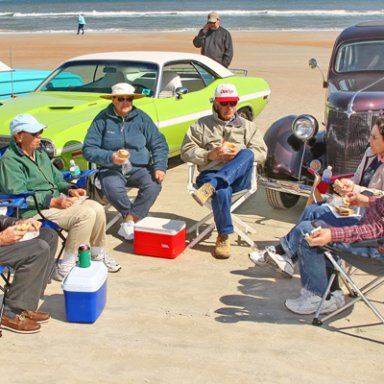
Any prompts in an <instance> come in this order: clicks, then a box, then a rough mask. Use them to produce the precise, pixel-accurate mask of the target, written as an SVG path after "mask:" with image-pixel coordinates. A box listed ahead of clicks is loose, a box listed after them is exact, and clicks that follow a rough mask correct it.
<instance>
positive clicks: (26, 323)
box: [1, 314, 41, 333]
mask: <svg viewBox="0 0 384 384" xmlns="http://www.w3.org/2000/svg"><path fill="white" fill-rule="evenodd" d="M40 327H41V325H40V324H38V323H36V321H33V320H30V319H28V318H26V317H25V316H24V315H22V314H20V315H16V316H15V317H14V318H13V319H11V318H9V317H7V316H3V320H2V323H1V328H2V329H8V330H9V331H13V332H16V333H36V332H39V330H40Z"/></svg>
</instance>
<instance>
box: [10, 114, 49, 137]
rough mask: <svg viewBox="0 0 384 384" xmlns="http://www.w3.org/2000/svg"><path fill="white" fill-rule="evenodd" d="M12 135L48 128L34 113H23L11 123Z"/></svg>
mask: <svg viewBox="0 0 384 384" xmlns="http://www.w3.org/2000/svg"><path fill="white" fill-rule="evenodd" d="M9 128H10V130H11V135H15V134H16V133H19V132H28V133H37V132H40V131H41V130H42V129H44V128H47V126H46V125H44V124H41V123H39V122H38V121H37V120H36V119H35V118H34V117H33V116H32V115H28V114H27V113H23V114H20V115H17V116H16V117H15V118H14V119H13V120H12V121H11V123H10V124H9Z"/></svg>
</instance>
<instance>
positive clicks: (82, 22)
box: [77, 14, 85, 35]
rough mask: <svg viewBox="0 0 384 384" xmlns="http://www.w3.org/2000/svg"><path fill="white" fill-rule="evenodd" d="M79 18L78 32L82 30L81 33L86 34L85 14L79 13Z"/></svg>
mask: <svg viewBox="0 0 384 384" xmlns="http://www.w3.org/2000/svg"><path fill="white" fill-rule="evenodd" d="M77 20H78V23H79V25H78V27H77V34H78V35H79V34H80V31H81V34H82V35H84V27H85V18H84V16H83V15H81V14H80V15H79V17H78V18H77Z"/></svg>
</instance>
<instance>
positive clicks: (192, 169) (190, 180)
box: [187, 161, 196, 193]
mask: <svg viewBox="0 0 384 384" xmlns="http://www.w3.org/2000/svg"><path fill="white" fill-rule="evenodd" d="M187 165H188V181H187V190H188V192H189V193H192V192H193V191H194V190H195V186H194V184H193V177H194V175H195V168H196V165H195V164H194V163H192V162H190V161H188V162H187Z"/></svg>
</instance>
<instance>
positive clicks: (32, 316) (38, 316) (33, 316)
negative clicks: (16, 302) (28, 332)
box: [22, 311, 51, 323]
mask: <svg viewBox="0 0 384 384" xmlns="http://www.w3.org/2000/svg"><path fill="white" fill-rule="evenodd" d="M22 315H24V316H25V317H26V318H27V319H29V320H33V321H35V322H36V323H46V322H47V321H48V320H49V319H50V318H51V315H50V314H49V313H48V312H39V311H23V312H22Z"/></svg>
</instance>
